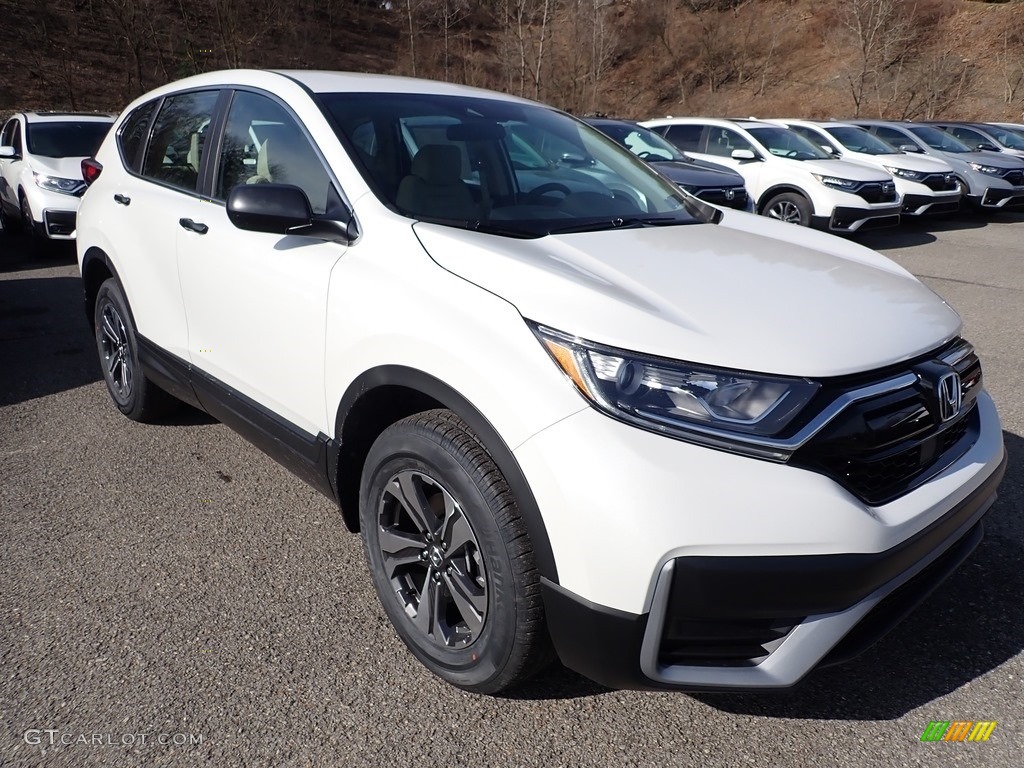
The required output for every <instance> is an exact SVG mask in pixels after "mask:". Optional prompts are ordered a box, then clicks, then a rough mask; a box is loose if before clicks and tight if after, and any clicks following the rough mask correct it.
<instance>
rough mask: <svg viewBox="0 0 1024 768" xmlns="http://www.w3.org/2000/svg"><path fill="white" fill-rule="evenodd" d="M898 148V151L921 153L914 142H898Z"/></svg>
mask: <svg viewBox="0 0 1024 768" xmlns="http://www.w3.org/2000/svg"><path fill="white" fill-rule="evenodd" d="M899 150H900V152H915V153H917V154H920V153H921V148H920V147H919V146H917V145H916V144H900V146H899Z"/></svg>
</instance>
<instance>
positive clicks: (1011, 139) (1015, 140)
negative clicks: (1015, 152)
mask: <svg viewBox="0 0 1024 768" xmlns="http://www.w3.org/2000/svg"><path fill="white" fill-rule="evenodd" d="M991 133H992V136H993V137H994V138H995V140H996V141H998V142H999V143H1000V144H1002V145H1003V146H1004V147H1010V148H1011V149H1024V138H1021V137H1020V136H1019V135H1017V134H1016V133H1013V132H1012V131H1010V130H1008V129H1006V128H992V130H991Z"/></svg>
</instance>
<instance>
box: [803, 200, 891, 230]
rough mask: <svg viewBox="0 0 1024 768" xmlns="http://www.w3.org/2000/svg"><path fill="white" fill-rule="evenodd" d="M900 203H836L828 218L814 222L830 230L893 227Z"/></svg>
mask: <svg viewBox="0 0 1024 768" xmlns="http://www.w3.org/2000/svg"><path fill="white" fill-rule="evenodd" d="M901 207H902V205H891V206H886V207H882V208H858V207H855V206H845V205H837V206H836V207H835V208H833V209H832V215H831V216H830V217H829V218H828V219H819V220H816V221H815V223H816V224H818V225H819V226H821V227H822V228H823V229H827V230H829V231H830V232H859V231H865V230H869V229H883V228H885V227H895V226H896V225H897V224H899V223H900V209H901Z"/></svg>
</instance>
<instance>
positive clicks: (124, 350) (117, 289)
mask: <svg viewBox="0 0 1024 768" xmlns="http://www.w3.org/2000/svg"><path fill="white" fill-rule="evenodd" d="M93 317H94V324H95V327H96V350H97V352H98V353H99V357H100V367H101V368H102V369H103V380H104V381H105V382H106V384H107V391H108V392H109V393H110V397H111V399H112V400H113V401H114V405H116V406H117V408H118V410H119V411H121V413H123V414H124V415H125V416H127V417H128V418H129V419H132V420H133V421H153V420H155V419H157V418H159V417H160V416H163V415H164V414H166V413H167V412H168V411H169V410H171V409H172V408H173V407H174V406H175V405H176V404H177V402H178V401H177V400H175V399H174V398H173V397H172V396H171V395H169V394H167V393H166V392H164V390H162V389H160V388H159V387H158V386H156V385H155V384H154V383H153V382H152V381H150V380H149V379H148V378H146V375H145V374H144V373H143V372H142V369H141V367H140V366H139V353H138V342H137V340H136V336H135V327H134V326H133V325H132V320H131V315H130V314H129V312H128V302H127V301H125V298H124V294H123V293H122V292H121V286H120V285H118V284H117V281H116V280H115V279H113V278H110V279H109V280H107V281H106V282H104V283H103V285H101V286H100V290H99V292H98V293H97V295H96V308H95V311H94V316H93Z"/></svg>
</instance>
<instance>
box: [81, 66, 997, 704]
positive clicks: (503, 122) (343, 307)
mask: <svg viewBox="0 0 1024 768" xmlns="http://www.w3.org/2000/svg"><path fill="white" fill-rule="evenodd" d="M523 142H527V143H530V144H532V146H533V147H534V148H535V149H534V150H531V151H538V148H540V147H543V146H546V145H548V144H559V145H569V146H571V147H573V148H574V149H573V151H572V152H571V153H570V154H571V155H572V157H571V162H566V163H564V164H560V163H557V162H556V163H552V164H550V165H548V166H544V167H538V166H536V165H532V164H522V163H517V162H516V161H515V160H514V159H512V158H513V157H514V156H515V154H516V153H517V152H520V153H521V152H522V151H523V147H524V144H523ZM84 164H85V171H86V173H85V175H86V178H87V179H88V180H89V181H90V183H91V186H90V188H89V190H88V192H87V193H86V195H85V198H84V200H83V203H82V209H81V214H80V223H79V230H78V255H79V262H80V267H81V273H82V278H83V286H84V290H85V301H86V308H87V311H88V316H89V319H90V321H91V322H92V324H93V327H94V329H95V338H96V347H97V350H98V353H99V356H100V359H101V362H102V367H103V372H104V376H105V378H106V383H107V387H108V388H109V391H110V395H111V397H112V398H113V401H114V404H115V405H116V406H117V407H118V408H119V409H120V410H121V411H122V412H123V413H124V414H125V415H126V416H128V417H129V418H132V419H137V420H140V421H145V420H150V419H154V418H157V417H158V416H159V414H160V413H161V412H162V410H163V409H165V408H166V407H167V406H168V405H169V403H170V401H171V398H172V396H173V397H174V398H177V399H180V400H184V401H186V402H188V403H191V404H192V405H194V406H197V407H199V408H202V409H204V410H206V411H208V412H209V413H211V414H213V415H214V416H216V417H217V418H219V419H221V420H223V421H224V422H225V423H226V424H229V425H231V426H233V427H234V428H236V429H237V430H239V431H240V432H241V433H242V434H244V435H245V436H246V437H248V438H249V439H250V440H252V441H253V442H254V443H255V444H256V445H258V446H260V447H261V448H262V449H264V450H265V451H267V452H268V453H270V454H271V455H273V456H274V457H276V458H277V459H278V460H279V461H281V462H282V463H283V464H284V465H286V466H287V467H289V468H291V469H292V470H293V471H294V472H295V473H296V474H297V475H299V476H300V477H302V478H303V479H304V480H306V481H308V482H309V483H311V484H312V485H313V486H315V487H316V488H318V489H320V490H321V491H323V493H325V494H326V495H327V496H328V497H330V498H331V499H334V500H335V501H336V502H338V504H339V505H340V508H341V511H342V513H341V518H342V519H343V520H344V521H345V523H346V524H347V525H348V527H349V528H350V529H351V530H353V531H355V530H359V531H361V532H362V536H363V540H364V542H365V552H366V557H367V561H368V563H369V569H370V573H371V575H372V578H373V582H374V585H375V586H376V589H377V592H378V593H379V596H380V600H381V604H382V606H383V609H384V611H385V612H386V613H387V615H388V617H389V618H390V620H391V621H392V623H393V624H394V626H395V629H396V631H397V632H398V634H399V635H400V636H401V638H402V640H403V641H404V642H405V643H406V645H407V646H408V647H409V649H410V651H411V652H412V653H413V654H414V655H415V656H416V657H417V658H418V659H419V660H420V661H422V662H423V663H424V664H425V665H426V666H427V667H428V668H429V669H431V670H432V671H433V672H435V673H436V674H438V675H440V676H441V677H443V678H444V679H445V680H448V681H450V682H452V683H454V684H455V685H458V686H461V687H463V688H467V689H471V690H476V691H483V692H494V691H498V690H501V689H503V688H506V687H507V686H510V685H512V684H514V683H516V682H518V681H520V680H522V679H523V678H524V677H526V676H527V675H529V674H531V673H532V672H534V671H535V670H537V669H538V668H540V666H542V664H543V662H544V661H546V660H547V659H549V658H551V657H552V651H553V652H556V653H557V655H558V656H559V657H560V658H561V659H562V661H563V662H564V663H565V664H566V665H568V666H569V667H571V668H573V669H575V670H578V671H579V672H581V673H583V674H585V675H587V676H589V677H591V678H593V679H595V680H597V681H600V682H601V683H604V684H607V685H609V686H616V687H636V688H669V689H671V688H676V689H715V688H726V689H762V688H778V687H786V686H790V685H792V684H794V683H796V682H797V681H798V680H800V679H801V678H802V677H803V676H804V675H805V674H806V673H807V672H808V671H810V670H811V669H812V668H814V667H815V666H817V665H819V664H822V663H833V662H835V661H838V660H840V659H843V658H847V657H849V656H850V655H851V654H853V653H855V652H856V651H858V650H859V649H861V648H863V647H864V646H865V645H867V644H868V643H870V642H871V641H872V640H873V639H874V638H875V637H876V636H877V635H878V634H879V633H880V632H881V631H883V630H884V628H886V627H888V626H889V625H890V624H891V623H892V621H893V619H894V618H895V617H898V616H900V615H902V614H903V613H905V612H906V611H908V610H909V609H910V608H911V607H912V606H913V604H914V603H915V602H916V601H917V600H918V599H920V598H921V597H922V596H923V595H925V594H926V593H927V592H928V591H929V590H930V589H931V588H932V587H934V586H935V584H937V583H938V582H939V581H940V580H941V579H942V578H943V577H945V576H946V575H947V574H948V573H949V572H950V571H951V570H952V569H953V568H955V567H956V566H957V565H958V564H959V563H960V562H961V561H962V560H963V559H964V558H965V557H967V555H968V554H969V553H970V551H971V550H972V549H973V547H974V546H975V545H976V544H977V543H978V541H979V539H980V537H981V535H982V530H983V529H982V526H983V522H982V518H983V516H984V515H985V513H986V511H987V510H988V509H989V507H990V506H991V504H992V502H993V500H994V498H995V493H996V486H997V485H998V483H999V480H1000V478H1001V476H1002V473H1003V468H1004V463H1005V459H1004V451H1003V439H1002V432H1001V430H1000V426H999V419H998V417H997V415H996V410H995V407H994V405H993V403H992V400H991V398H990V397H989V395H988V394H987V393H986V392H985V390H984V388H983V386H982V373H981V365H980V363H979V361H978V357H977V356H976V355H975V353H974V350H973V349H972V347H971V345H970V344H969V343H967V342H966V341H965V340H964V339H962V338H961V337H960V327H961V323H960V319H959V317H958V316H957V315H956V313H955V312H954V311H953V310H952V309H950V307H949V306H947V305H946V304H945V303H944V302H943V301H942V300H941V299H939V298H938V297H937V296H936V295H935V294H934V293H932V291H931V290H929V289H928V288H926V287H925V286H924V285H922V284H921V283H920V282H918V281H917V280H916V279H915V278H914V277H913V276H911V275H910V274H908V273H907V272H906V271H904V270H903V269H901V268H900V267H898V266H897V265H895V264H893V263H892V262H890V261H888V260H887V259H885V258H883V257H882V256H880V255H878V254H876V253H874V252H872V251H870V250H868V249H866V248H863V247H861V246H859V245H856V244H854V243H850V242H847V241H844V240H841V239H839V238H836V237H832V236H830V235H827V234H825V233H820V232H815V231H812V230H808V229H802V228H798V227H791V226H787V225H785V224H782V223H780V222H776V221H771V220H768V219H765V218H763V217H759V216H754V215H751V214H748V213H744V212H741V211H734V210H721V209H717V208H713V207H711V206H707V205H706V204H704V203H702V202H700V201H699V200H697V199H696V198H693V197H690V196H689V195H687V194H686V193H685V192H683V191H682V190H680V189H679V188H678V187H676V186H674V185H673V184H672V183H671V182H669V181H668V180H667V179H665V178H664V177H662V176H660V175H659V174H658V173H657V172H656V171H654V170H652V169H651V168H649V167H648V166H646V165H645V164H644V163H643V162H641V161H640V160H638V159H637V158H636V157H634V156H633V155H632V154H631V153H630V152H628V151H627V150H625V149H623V148H622V147H620V146H618V145H617V144H616V143H615V142H613V141H611V140H610V139H607V138H605V137H604V136H603V135H602V134H600V133H599V132H597V131H596V130H594V129H592V128H590V127H589V126H587V125H585V124H584V123H582V122H579V121H577V120H575V119H573V118H571V117H569V116H567V115H565V114H563V113H561V112H557V111H555V110H553V109H549V108H547V107H545V106H542V105H540V104H536V103H533V102H529V101H525V100H522V99H517V98H512V97H509V96H504V95H501V94H497V93H492V92H488V91H481V90H475V89H470V88H465V87H461V86H456V85H451V84H447V83H433V82H424V81H419V80H407V79H399V78H390V77H380V76H372V75H358V74H338V73H327V72H258V71H229V72H217V73H210V74H205V75H200V76H197V77H194V78H190V79H188V80H183V81H180V82H176V83H172V84H170V85H168V86H165V87H163V88H160V89H159V90H156V91H153V92H152V93H149V94H147V95H145V96H143V97H141V98H140V99H138V100H136V101H135V102H134V103H133V104H131V105H130V106H129V107H128V109H127V110H125V112H124V114H123V115H122V116H121V118H120V119H119V120H118V122H117V125H116V129H115V130H114V131H113V132H112V133H111V135H110V136H109V137H108V138H107V140H106V141H105V142H104V144H103V146H102V147H101V148H100V150H99V152H98V153H97V155H96V157H95V158H94V159H90V160H87V161H85V163H84ZM581 169H582V170H581ZM336 619H337V620H338V621H345V620H346V619H345V615H344V608H341V609H339V614H338V616H337V617H336Z"/></svg>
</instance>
